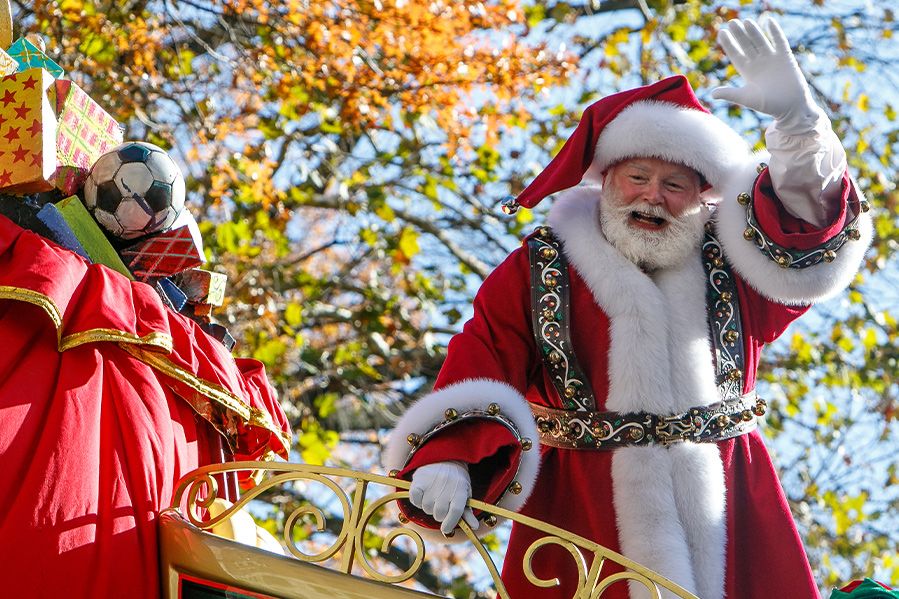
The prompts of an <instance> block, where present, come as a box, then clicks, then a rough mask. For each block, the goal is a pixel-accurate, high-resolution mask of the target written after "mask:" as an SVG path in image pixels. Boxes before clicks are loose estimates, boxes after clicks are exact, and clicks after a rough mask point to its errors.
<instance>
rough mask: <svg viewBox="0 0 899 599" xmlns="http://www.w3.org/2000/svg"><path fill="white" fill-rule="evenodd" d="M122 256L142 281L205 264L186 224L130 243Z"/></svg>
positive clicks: (168, 275) (122, 252) (167, 275)
mask: <svg viewBox="0 0 899 599" xmlns="http://www.w3.org/2000/svg"><path fill="white" fill-rule="evenodd" d="M121 255H122V258H124V259H125V262H126V263H127V264H128V268H129V269H131V272H132V273H133V274H134V276H135V277H137V279H138V280H140V281H147V280H150V279H159V278H162V277H170V276H172V275H175V274H178V273H180V272H183V271H185V270H187V269H189V268H194V267H196V266H199V265H200V264H202V263H203V262H202V259H201V258H200V253H199V250H198V248H197V246H196V244H195V243H194V240H193V236H192V235H191V233H190V230H188V228H187V227H179V228H177V229H172V230H171V231H166V232H165V233H159V234H157V235H154V236H153V237H150V238H149V239H145V240H143V241H141V242H138V243H136V244H134V245H132V246H128V247H127V248H125V249H123V250H122V251H121Z"/></svg>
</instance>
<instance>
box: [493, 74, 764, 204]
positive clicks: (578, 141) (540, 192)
mask: <svg viewBox="0 0 899 599" xmlns="http://www.w3.org/2000/svg"><path fill="white" fill-rule="evenodd" d="M751 154H752V153H751V150H750V149H749V146H748V145H747V144H746V142H745V141H744V140H743V138H741V137H740V136H739V135H737V133H736V132H735V131H734V130H733V129H731V128H730V127H728V126H727V125H726V124H725V123H724V122H723V121H721V120H720V119H719V118H717V117H715V116H714V115H712V114H711V113H710V112H709V111H708V109H706V107H705V106H703V105H702V104H701V103H700V102H699V100H698V99H697V98H696V95H695V94H694V93H693V89H692V88H691V87H690V83H689V82H688V81H687V78H686V77H684V76H683V75H675V76H673V77H668V78H667V79H663V80H662V81H659V82H657V83H653V84H652V85H646V86H643V87H638V88H635V89H631V90H628V91H623V92H620V93H617V94H613V95H611V96H606V97H605V98H603V99H601V100H599V101H598V102H595V103H594V104H591V105H590V106H589V107H588V108H587V109H586V110H585V111H584V115H583V116H582V117H581V121H580V123H578V126H577V128H576V129H575V130H574V133H572V134H571V137H569V138H568V141H566V142H565V145H564V146H562V150H561V151H560V152H559V153H558V155H556V157H555V158H553V160H552V162H550V163H549V166H547V167H546V168H545V169H544V170H543V172H541V173H540V174H539V175H537V178H536V179H534V180H533V181H532V182H531V184H530V185H528V186H527V187H526V188H525V190H524V191H523V192H521V194H520V195H519V196H518V198H516V201H515V202H514V203H517V204H518V205H521V206H524V207H525V208H533V207H534V206H536V205H537V204H538V203H539V202H540V201H541V200H542V199H543V198H545V197H546V196H548V195H550V194H553V193H556V192H558V191H562V190H563V189H568V188H569V187H574V186H575V185H577V184H578V183H580V182H581V181H588V182H599V181H600V180H601V177H602V173H603V172H605V171H606V169H608V168H609V167H610V166H612V165H614V164H615V163H617V162H621V161H622V160H625V159H627V158H637V157H642V158H661V159H663V160H667V161H669V162H676V163H678V164H683V165H685V166H688V167H690V168H692V169H694V170H695V171H697V172H698V173H699V174H700V175H701V176H702V177H703V179H704V180H705V181H706V182H707V184H708V185H707V187H709V188H711V189H712V194H714V192H715V190H716V189H717V188H719V187H720V185H721V184H722V183H723V182H724V180H725V177H726V175H727V174H728V173H729V172H731V171H732V169H733V168H735V167H736V166H738V165H740V164H745V161H746V160H747V158H748V157H749V156H751ZM514 203H513V204H514ZM506 206H510V205H509V204H506ZM510 207H513V208H515V206H514V205H512V206H510Z"/></svg>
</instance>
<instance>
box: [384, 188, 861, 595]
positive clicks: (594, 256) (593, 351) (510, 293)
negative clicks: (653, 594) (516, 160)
mask: <svg viewBox="0 0 899 599" xmlns="http://www.w3.org/2000/svg"><path fill="white" fill-rule="evenodd" d="M754 174H755V173H754V172H752V173H751V175H750V174H747V175H746V176H744V177H743V178H742V179H740V180H738V181H736V182H735V183H734V186H733V191H734V193H733V194H732V195H730V194H725V197H736V192H737V191H745V190H748V189H750V188H751V181H752V176H754ZM851 193H852V191H851V187H850V185H849V184H848V180H847V181H846V182H845V184H844V194H843V196H844V197H843V209H842V211H841V212H840V214H839V215H838V217H837V218H836V219H835V221H834V222H833V223H832V224H831V225H830V226H828V227H826V228H825V229H823V230H812V229H811V228H810V227H808V225H805V224H803V223H802V222H801V221H798V220H796V219H792V218H791V217H789V216H788V215H787V216H784V215H783V214H779V212H782V208H781V207H780V205H779V203H778V202H777V200H776V199H775V198H774V197H773V192H772V190H771V189H770V184H769V183H768V181H767V179H766V178H765V177H762V178H761V179H760V182H759V184H758V187H757V188H756V189H755V190H754V197H755V201H754V202H755V209H756V212H757V214H758V215H759V220H760V221H764V222H765V223H770V222H772V221H773V222H775V223H780V224H779V226H778V227H771V226H770V225H769V226H768V227H767V228H766V229H765V231H766V233H768V234H769V235H770V236H771V238H772V239H774V240H775V241H777V242H778V243H780V244H782V245H785V246H788V247H793V248H796V249H809V248H812V247H814V246H816V245H818V244H820V243H822V242H823V241H825V240H827V239H830V238H831V237H833V236H834V235H835V234H836V233H838V232H839V231H841V230H842V228H843V226H844V225H845V223H846V220H847V219H846V209H845V205H846V200H847V198H849V197H850V194H851ZM599 195H600V191H599V190H598V189H596V188H585V187H580V188H575V189H572V190H569V191H568V192H565V193H563V194H561V195H560V196H559V197H558V198H557V199H556V200H555V204H554V206H553V209H552V212H551V214H550V219H549V224H550V225H552V227H553V230H554V232H555V234H556V235H557V236H558V237H559V238H560V239H561V241H562V244H563V248H564V252H565V254H566V256H567V258H568V262H569V275H570V280H571V322H572V332H571V335H572V343H573V347H574V351H575V354H576V355H577V357H578V360H579V362H580V365H581V367H582V368H583V370H584V371H585V374H586V376H587V378H588V379H589V382H590V384H591V386H592V388H593V391H594V393H595V396H596V400H597V404H598V405H597V406H596V409H598V410H601V411H605V410H612V411H619V412H627V411H648V412H653V413H657V414H672V413H677V412H680V411H683V410H685V409H687V408H689V407H693V406H697V405H708V404H711V403H715V402H716V401H718V396H717V392H716V389H715V386H714V378H713V368H712V359H711V354H710V351H711V350H710V346H709V344H708V341H707V339H708V332H707V312H706V302H705V284H704V280H705V279H704V273H703V271H702V268H701V266H700V263H699V260H698V255H697V260H695V261H690V262H689V263H688V264H685V265H683V266H682V267H679V268H675V269H671V270H668V271H665V272H661V273H656V274H654V275H653V276H652V278H650V277H649V276H647V275H645V274H643V273H642V272H640V271H639V270H638V269H637V268H636V267H635V266H634V265H633V264H631V263H629V262H628V261H627V260H626V259H625V258H624V257H623V256H621V255H620V254H619V253H617V251H616V250H614V249H613V248H612V247H611V246H610V245H609V244H608V242H606V241H605V239H604V238H603V237H602V234H601V232H600V231H599V228H598V224H597V218H596V213H595V211H596V205H597V201H598V198H599ZM713 219H714V222H715V228H716V231H717V234H718V238H719V239H720V241H721V243H722V245H723V248H724V252H725V255H726V258H727V261H728V262H729V263H730V264H731V266H732V268H733V270H734V272H735V275H736V277H737V291H738V295H739V302H740V307H741V310H742V327H743V351H744V353H745V367H746V376H745V384H744V392H748V391H750V390H752V389H753V388H754V386H755V376H756V367H757V365H758V362H759V356H760V352H761V348H762V347H763V346H764V345H765V344H766V343H770V342H771V341H773V340H774V339H776V338H777V337H778V336H779V335H780V334H781V333H782V332H783V331H784V329H785V328H786V327H787V326H788V325H789V323H790V322H792V321H793V320H794V319H795V318H797V317H799V316H800V315H801V314H802V313H804V312H805V311H806V309H807V306H808V304H809V303H810V302H811V301H813V300H814V299H816V298H818V297H822V296H825V295H827V294H833V293H836V292H837V291H838V290H839V289H842V288H843V287H844V286H845V285H846V284H847V283H848V282H849V280H851V277H852V275H853V274H854V272H855V270H856V269H857V267H858V264H859V261H860V260H861V257H862V256H863V254H864V251H865V248H866V247H867V243H866V241H864V240H863V241H860V242H855V245H854V246H853V245H850V246H845V247H844V248H843V249H841V250H840V255H839V257H838V258H837V260H836V261H834V262H833V263H821V264H819V265H817V266H814V267H811V268H809V269H805V270H804V271H800V272H797V271H795V270H792V269H791V272H787V269H782V268H780V267H779V266H777V265H776V264H775V263H774V262H771V261H769V260H768V258H767V257H766V256H765V255H763V254H762V253H761V252H760V251H759V250H758V249H757V248H756V247H754V246H753V245H752V244H751V243H750V242H747V241H746V240H745V239H744V238H743V236H742V232H743V228H744V227H745V212H744V210H743V207H742V206H739V205H738V204H737V203H736V202H734V201H733V200H730V201H729V202H728V201H725V202H724V204H723V205H722V206H721V207H720V208H719V209H718V211H717V213H716V215H715V216H714V217H713ZM865 226H866V227H868V229H870V226H869V225H865ZM863 228H864V227H863ZM868 229H866V230H865V233H864V234H865V235H868V236H869V235H870V231H869V230H868ZM869 238H870V237H868V239H869ZM530 323H531V296H530V268H529V264H528V256H527V250H526V249H525V248H519V249H518V250H516V251H515V252H513V253H512V254H511V255H510V256H509V257H508V258H507V259H506V260H505V261H504V262H503V263H502V264H501V265H500V266H499V267H498V268H497V269H496V270H495V271H494V272H493V273H492V274H491V275H490V277H488V279H487V280H486V281H485V282H484V284H483V285H482V287H481V289H480V290H479V292H478V295H477V297H476V299H475V302H474V315H473V317H472V319H471V320H470V321H469V322H468V323H467V324H466V325H465V327H464V330H463V331H462V333H460V334H459V335H457V336H455V337H454V338H453V339H452V341H451V342H450V345H449V349H448V356H447V360H446V362H445V364H444V366H443V369H442V370H441V372H440V375H439V377H438V380H437V384H436V386H435V389H436V391H435V393H433V394H431V395H430V396H426V397H425V398H423V399H422V400H421V401H420V402H419V403H418V404H416V405H415V406H413V407H412V408H411V409H410V411H409V412H408V413H407V415H406V416H405V417H404V419H403V420H402V421H401V422H400V424H399V425H398V427H397V434H396V435H395V440H392V441H391V445H390V446H389V447H388V451H387V454H386V462H387V464H388V467H391V468H401V469H402V473H401V476H403V477H406V478H409V477H410V474H411V472H412V471H413V470H414V469H415V468H417V467H419V466H421V465H424V464H427V463H432V462H437V461H443V460H461V461H464V462H467V463H468V464H469V465H470V467H469V470H470V472H471V474H472V479H473V481H472V482H473V490H474V495H475V497H477V498H481V499H484V500H486V501H491V502H497V501H498V502H499V505H501V506H502V507H508V508H510V509H518V508H521V512H522V513H523V514H526V515H528V516H532V517H535V518H539V519H541V520H544V521H546V522H549V523H551V524H554V525H557V526H559V527H562V528H565V529H568V530H570V531H572V532H574V533H576V534H578V535H581V536H583V537H585V538H588V539H590V540H593V541H595V542H598V543H600V544H602V545H605V546H606V547H609V548H610V549H613V550H615V551H618V552H621V553H624V555H625V556H627V557H629V558H631V559H634V560H635V561H637V562H639V563H642V564H643V565H645V566H648V567H650V568H652V569H654V570H656V571H658V572H660V573H661V574H663V575H664V576H666V577H668V578H670V579H672V580H674V581H675V582H678V583H679V584H682V585H683V586H685V587H686V588H688V589H689V590H691V591H693V592H695V593H697V594H698V595H699V596H700V597H703V599H706V598H713V597H722V596H726V597H728V598H730V599H734V598H745V599H749V598H758V599H761V598H767V597H770V596H771V589H777V593H778V596H783V597H791V598H797V599H798V598H815V597H817V596H818V592H817V589H816V585H815V581H814V579H813V577H812V573H811V571H810V568H809V564H808V561H807V559H806V556H805V552H804V550H803V547H802V543H801V540H800V537H799V534H798V532H797V530H796V527H795V524H794V522H793V519H792V516H791V514H790V509H789V506H788V504H787V501H786V498H785V496H784V493H783V490H782V488H781V486H780V483H779V481H778V479H777V475H776V472H775V469H774V467H773V465H772V464H771V461H770V458H769V455H768V452H767V450H766V449H765V446H764V444H763V442H762V439H761V436H760V434H759V433H758V431H755V432H752V433H750V434H746V435H743V436H740V437H737V438H734V439H730V440H727V441H722V442H719V443H717V444H708V443H690V442H686V443H679V444H674V445H671V446H670V447H667V448H665V447H660V446H654V447H626V448H621V449H616V450H613V451H608V450H606V451H599V450H570V449H557V448H552V447H546V446H541V447H540V451H539V454H538V452H536V451H529V452H528V451H524V452H523V451H521V445H520V443H519V438H520V437H530V438H532V439H535V440H536V439H537V438H538V434H537V431H536V428H535V427H534V424H533V419H532V418H529V416H530V413H529V409H528V407H527V404H526V403H525V402H532V403H536V404H539V405H544V406H550V407H555V408H562V407H563V405H562V402H561V401H560V399H559V397H558V394H557V393H556V391H555V389H554V388H553V386H552V384H551V382H550V380H549V378H548V375H547V373H546V371H545V369H544V367H543V364H542V361H541V360H540V358H539V354H538V351H537V347H536V344H535V341H534V338H533V333H532V330H531V324H530ZM491 402H495V403H498V404H499V405H500V408H501V414H504V415H505V416H506V417H507V418H509V419H510V420H512V421H514V423H515V425H516V426H517V428H518V434H516V433H515V432H513V431H510V429H509V428H508V427H507V426H505V425H503V424H501V423H497V422H495V421H492V420H491V419H490V418H488V417H483V418H475V419H470V420H465V421H464V422H462V423H460V424H458V425H454V426H451V427H447V428H445V429H443V430H441V431H440V432H438V433H436V434H431V435H428V436H427V437H426V439H427V441H426V442H425V443H423V444H422V445H421V446H420V447H419V448H417V449H416V450H413V451H410V450H409V447H408V445H406V446H405V447H402V446H403V445H404V444H405V441H404V440H405V438H406V435H407V434H408V432H416V433H418V434H423V435H426V434H427V432H428V431H429V430H431V429H432V428H433V427H434V426H435V423H439V422H440V421H441V420H442V419H443V415H442V411H443V410H445V409H446V408H447V407H453V408H455V409H457V410H458V411H460V412H461V411H464V410H469V409H473V408H476V407H478V406H480V407H481V408H483V406H484V405H486V404H487V403H491ZM513 479H515V480H517V481H518V482H520V483H521V484H522V485H523V487H524V492H523V493H522V494H521V495H518V496H515V495H513V494H510V493H508V492H505V491H506V489H507V487H508V486H509V484H510V483H511V482H512V480H513ZM525 498H527V499H526V503H525ZM522 504H523V505H522ZM405 510H406V511H407V513H408V514H409V515H411V516H413V519H414V520H415V521H416V522H418V523H419V524H421V525H423V526H430V525H431V524H432V523H430V522H429V521H428V518H427V517H426V516H424V514H422V513H421V512H419V511H417V510H416V509H415V508H412V507H411V506H408V505H407V506H405ZM483 528H485V527H483V526H482V529H483ZM535 538H536V537H535V535H533V534H532V531H530V530H529V529H526V528H524V527H519V526H517V525H516V526H513V531H512V536H511V539H510V542H509V546H508V549H507V552H506V558H505V567H504V571H503V579H504V582H505V584H506V585H507V588H508V589H509V590H510V593H511V596H512V597H560V598H561V597H571V596H572V595H573V590H572V589H573V587H572V586H571V584H572V583H573V581H576V579H577V578H576V574H575V571H574V569H573V567H572V564H573V561H572V558H571V556H570V554H568V552H567V551H565V550H563V549H559V548H557V547H554V546H548V547H544V548H542V549H540V551H539V552H538V553H537V554H536V557H535V558H534V559H533V561H532V565H533V566H534V571H535V573H536V574H537V576H538V577H540V578H553V577H558V578H560V579H561V580H562V581H563V585H562V586H561V587H555V588H551V589H546V590H543V589H538V588H536V587H534V586H532V585H531V584H530V583H529V582H528V581H527V580H526V579H525V578H524V575H523V573H522V570H521V567H520V564H521V562H522V558H523V555H524V552H525V550H526V549H527V548H528V546H529V545H530V544H531V542H532V541H533V540H534V539H535ZM610 571H611V570H610ZM610 571H609V572H610ZM609 572H605V574H608V573H609ZM565 581H567V583H566V582H565ZM603 596H604V597H605V596H609V597H615V598H623V597H627V596H628V593H627V588H626V586H625V585H623V584H617V585H615V586H613V587H612V588H611V589H610V590H609V591H608V592H607V593H606V594H604V595H603ZM633 596H636V595H633Z"/></svg>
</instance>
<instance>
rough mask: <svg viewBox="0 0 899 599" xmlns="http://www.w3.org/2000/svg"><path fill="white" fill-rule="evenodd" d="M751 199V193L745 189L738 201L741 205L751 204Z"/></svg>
mask: <svg viewBox="0 0 899 599" xmlns="http://www.w3.org/2000/svg"><path fill="white" fill-rule="evenodd" d="M751 199H752V198H751V197H750V196H749V194H748V193H746V192H745V191H744V192H743V193H741V194H740V195H738V196H737V203H738V204H739V205H740V206H748V205H749V201H750V200H751Z"/></svg>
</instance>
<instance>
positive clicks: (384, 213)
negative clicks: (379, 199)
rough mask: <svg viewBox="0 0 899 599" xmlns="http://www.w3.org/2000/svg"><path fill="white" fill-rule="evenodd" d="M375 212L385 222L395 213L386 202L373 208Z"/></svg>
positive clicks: (393, 216)
mask: <svg viewBox="0 0 899 599" xmlns="http://www.w3.org/2000/svg"><path fill="white" fill-rule="evenodd" d="M375 214H377V215H378V216H379V217H381V218H382V219H384V220H385V221H387V222H390V221H392V220H393V219H394V218H395V217H396V215H395V214H394V212H393V208H391V207H390V206H389V205H387V203H383V204H381V205H380V206H378V207H377V208H375Z"/></svg>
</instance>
